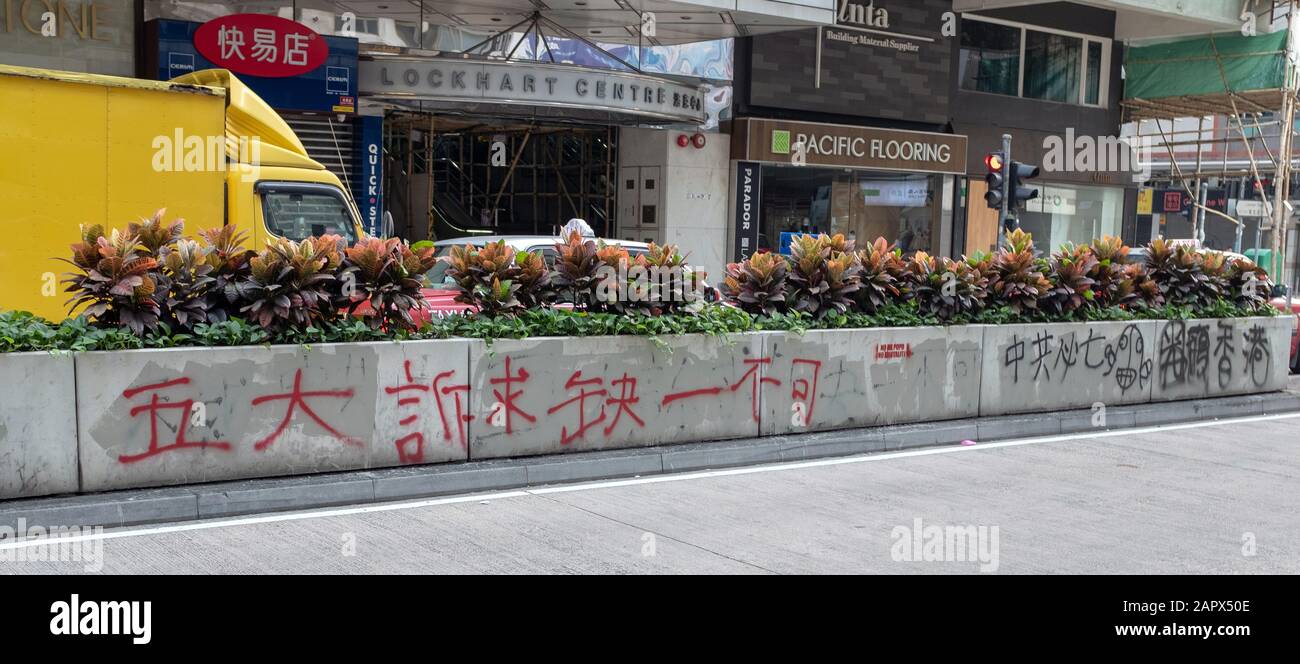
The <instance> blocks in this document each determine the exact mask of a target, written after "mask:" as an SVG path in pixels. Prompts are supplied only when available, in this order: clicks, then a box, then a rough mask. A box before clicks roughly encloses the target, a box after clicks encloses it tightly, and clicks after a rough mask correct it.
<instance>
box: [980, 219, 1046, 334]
mask: <svg viewBox="0 0 1300 664" xmlns="http://www.w3.org/2000/svg"><path fill="white" fill-rule="evenodd" d="M1006 239H1007V246H1005V247H1003V248H1002V249H1001V250H999V251H998V253H997V254H996V255H995V256H994V258H993V265H992V269H993V277H992V278H991V279H990V281H992V283H993V285H992V288H991V290H990V293H989V298H990V300H991V302H990V303H991V304H993V305H994V306H999V307H1006V308H1007V309H1009V310H1010V311H1011V312H1012V313H1014V314H1016V315H1022V314H1026V313H1029V312H1033V311H1037V310H1038V301H1039V299H1040V298H1042V297H1043V296H1044V295H1046V294H1047V291H1048V290H1049V289H1051V287H1052V283H1051V282H1050V281H1048V280H1047V277H1046V276H1045V275H1044V274H1043V266H1042V264H1041V263H1040V262H1039V261H1038V258H1037V257H1036V256H1035V255H1034V238H1033V236H1032V235H1030V234H1029V233H1026V232H1024V231H1023V230H1021V229H1019V228H1017V229H1016V230H1014V231H1011V232H1009V233H1007V236H1006Z"/></svg>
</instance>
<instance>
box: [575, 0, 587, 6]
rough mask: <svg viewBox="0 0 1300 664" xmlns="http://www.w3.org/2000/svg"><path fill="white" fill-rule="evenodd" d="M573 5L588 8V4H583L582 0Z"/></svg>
mask: <svg viewBox="0 0 1300 664" xmlns="http://www.w3.org/2000/svg"><path fill="white" fill-rule="evenodd" d="M573 4H575V5H577V6H579V7H586V6H587V3H585V2H583V1H582V0H578V1H577V2H575V3H573Z"/></svg>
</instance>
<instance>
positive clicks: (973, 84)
mask: <svg viewBox="0 0 1300 664" xmlns="http://www.w3.org/2000/svg"><path fill="white" fill-rule="evenodd" d="M958 66H959V67H960V72H959V74H958V75H959V76H960V77H961V87H962V89H963V90H974V91H976V92H993V93H997V94H1003V95H1013V96H1014V95H1019V94H1020V28H1017V27H1013V26H1009V25H1001V24H998V23H986V22H984V21H973V20H967V21H962V22H961V62H960V63H959V65H958Z"/></svg>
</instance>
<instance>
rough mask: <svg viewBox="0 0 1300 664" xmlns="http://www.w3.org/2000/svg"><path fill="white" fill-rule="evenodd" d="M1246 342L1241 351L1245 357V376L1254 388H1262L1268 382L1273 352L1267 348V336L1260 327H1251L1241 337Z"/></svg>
mask: <svg viewBox="0 0 1300 664" xmlns="http://www.w3.org/2000/svg"><path fill="white" fill-rule="evenodd" d="M1242 336H1243V337H1244V338H1245V340H1246V348H1245V349H1244V350H1243V352H1244V354H1245V356H1246V375H1248V376H1250V380H1251V381H1252V382H1253V383H1254V384H1255V387H1263V386H1264V383H1266V382H1268V374H1269V371H1270V369H1271V368H1272V365H1273V351H1272V349H1271V348H1270V347H1269V342H1268V334H1266V333H1265V331H1264V327H1263V326H1262V325H1253V326H1251V328H1250V329H1249V330H1247V331H1246V333H1245V334H1243V335H1242Z"/></svg>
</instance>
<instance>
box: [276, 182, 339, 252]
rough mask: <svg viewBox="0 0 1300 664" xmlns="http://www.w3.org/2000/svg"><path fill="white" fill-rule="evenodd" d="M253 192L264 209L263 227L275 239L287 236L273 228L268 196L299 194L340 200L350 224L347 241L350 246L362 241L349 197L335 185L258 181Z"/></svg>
mask: <svg viewBox="0 0 1300 664" xmlns="http://www.w3.org/2000/svg"><path fill="white" fill-rule="evenodd" d="M253 192H254V193H256V194H257V198H258V203H259V204H260V206H261V209H262V225H263V226H264V227H265V228H266V232H267V233H269V234H270V235H272V236H274V237H278V238H284V237H286V236H284V235H282V234H280V233H279V232H277V229H275V228H273V227H272V225H271V220H272V214H271V209H270V205H271V201H270V199H269V196H268V195H274V194H294V193H297V194H316V195H328V196H330V197H332V198H334V199H336V200H338V201H339V203H341V204H342V205H343V212H344V216H345V218H346V220H347V222H348V223H349V224H350V227H349V228H348V233H347V237H346V239H347V240H348V241H349V244H350V243H352V242H356V241H357V240H358V239H360V237H359V236H358V235H357V233H358V230H357V220H356V219H355V218H354V217H353V215H352V207H351V206H350V205H349V204H348V197H347V195H346V194H344V193H343V190H341V189H339V188H338V187H335V186H334V185H331V184H325V183H320V182H295V181H289V180H258V181H257V184H255V185H254V186H253ZM289 239H292V238H289ZM294 241H295V242H300V241H301V240H294Z"/></svg>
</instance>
